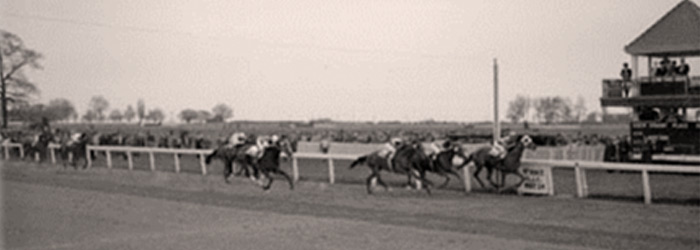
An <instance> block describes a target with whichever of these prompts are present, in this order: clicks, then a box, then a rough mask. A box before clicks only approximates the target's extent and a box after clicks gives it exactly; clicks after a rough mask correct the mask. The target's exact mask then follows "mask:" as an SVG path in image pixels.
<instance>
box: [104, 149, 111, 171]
mask: <svg viewBox="0 0 700 250" xmlns="http://www.w3.org/2000/svg"><path fill="white" fill-rule="evenodd" d="M105 156H106V157H107V168H112V153H111V152H110V151H109V150H105Z"/></svg>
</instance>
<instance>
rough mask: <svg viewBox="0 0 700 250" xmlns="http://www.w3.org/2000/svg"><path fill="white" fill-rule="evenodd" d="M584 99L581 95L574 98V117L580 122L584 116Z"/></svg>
mask: <svg viewBox="0 0 700 250" xmlns="http://www.w3.org/2000/svg"><path fill="white" fill-rule="evenodd" d="M586 111H587V110H586V100H584V99H583V97H582V96H578V97H577V98H576V105H574V119H575V120H576V121H577V122H580V121H581V120H582V119H583V118H584V117H585V116H586Z"/></svg>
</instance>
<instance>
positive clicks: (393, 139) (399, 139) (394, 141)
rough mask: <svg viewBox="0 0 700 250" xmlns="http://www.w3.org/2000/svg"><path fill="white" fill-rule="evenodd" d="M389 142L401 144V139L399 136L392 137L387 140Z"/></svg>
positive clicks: (395, 144) (396, 144)
mask: <svg viewBox="0 0 700 250" xmlns="http://www.w3.org/2000/svg"><path fill="white" fill-rule="evenodd" d="M389 142H390V143H391V145H394V146H399V145H401V142H402V141H401V138H398V137H394V138H391V140H389Z"/></svg>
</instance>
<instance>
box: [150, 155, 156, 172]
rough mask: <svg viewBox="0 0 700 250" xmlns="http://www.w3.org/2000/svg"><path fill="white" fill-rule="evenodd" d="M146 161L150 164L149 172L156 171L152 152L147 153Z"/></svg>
mask: <svg viewBox="0 0 700 250" xmlns="http://www.w3.org/2000/svg"><path fill="white" fill-rule="evenodd" d="M148 160H149V161H150V164H151V171H156V159H155V156H153V151H149V152H148Z"/></svg>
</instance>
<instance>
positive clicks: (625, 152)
mask: <svg viewBox="0 0 700 250" xmlns="http://www.w3.org/2000/svg"><path fill="white" fill-rule="evenodd" d="M617 148H618V152H619V156H618V158H617V159H618V161H620V162H628V161H629V152H630V144H629V140H628V138H627V136H623V137H622V138H621V139H620V143H619V144H618V146H617Z"/></svg>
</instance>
